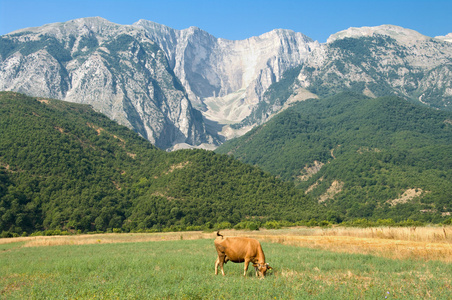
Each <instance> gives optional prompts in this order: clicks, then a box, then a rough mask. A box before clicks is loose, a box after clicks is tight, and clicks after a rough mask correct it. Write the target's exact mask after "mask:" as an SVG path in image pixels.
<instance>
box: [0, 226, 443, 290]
mask: <svg viewBox="0 0 452 300" xmlns="http://www.w3.org/2000/svg"><path fill="white" fill-rule="evenodd" d="M449 232H450V234H449ZM222 233H224V234H225V235H246V236H254V237H256V238H257V239H259V240H260V241H261V244H262V247H263V249H264V252H265V255H266V258H267V262H269V263H270V264H271V265H272V266H273V268H274V270H273V271H272V272H271V273H270V274H269V275H268V276H267V277H266V278H265V279H258V278H256V277H254V272H253V271H252V270H251V269H252V268H250V269H249V271H248V274H247V277H246V278H244V277H243V276H242V270H243V264H233V263H228V264H226V265H225V272H226V276H225V277H223V276H221V275H217V276H215V275H214V262H215V259H216V251H215V248H214V246H213V239H214V238H215V233H212V232H210V233H209V232H177V233H151V234H104V235H80V236H61V237H54V236H53V237H24V238H13V239H0V298H2V299H256V298H260V299H429V298H431V299H450V295H452V264H451V257H452V252H451V244H450V243H451V241H450V240H449V236H452V230H451V228H450V227H448V228H446V227H435V228H416V229H413V228H404V229H402V228H395V229H393V228H379V229H337V228H333V229H319V228H317V229H316V228H313V229H311V228H297V229H281V230H260V231H252V232H250V231H232V230H225V231H224V232H222ZM392 245H397V246H396V247H393V246H392ZM371 248H372V249H371ZM403 248H406V249H407V251H402V250H401V249H403ZM416 248H418V249H416ZM429 249H436V250H432V251H429ZM438 249H441V250H438ZM435 251H436V252H435ZM438 251H439V252H438ZM391 253H392V255H391ZM429 253H432V256H429Z"/></svg>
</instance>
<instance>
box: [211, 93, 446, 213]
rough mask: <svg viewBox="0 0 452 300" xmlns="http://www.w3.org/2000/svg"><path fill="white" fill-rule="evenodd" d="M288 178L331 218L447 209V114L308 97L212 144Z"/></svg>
mask: <svg viewBox="0 0 452 300" xmlns="http://www.w3.org/2000/svg"><path fill="white" fill-rule="evenodd" d="M217 152H218V153H228V154H232V155H234V156H235V157H236V158H238V159H240V160H242V161H243V162H246V163H251V164H254V165H258V166H260V167H261V168H262V169H263V170H265V171H268V172H271V173H272V174H274V175H277V176H279V177H280V178H282V179H283V180H285V181H291V182H294V183H295V184H296V185H297V186H298V187H300V188H303V189H305V190H306V191H307V192H308V194H309V195H312V196H313V197H315V198H316V199H317V200H318V201H319V202H320V203H322V204H324V205H326V207H327V208H328V210H330V211H331V212H332V211H334V213H332V214H331V215H330V217H331V218H332V219H337V220H347V219H353V218H369V219H379V218H382V219H383V218H393V219H394V220H403V219H407V218H412V219H415V220H425V221H435V222H439V221H442V220H444V219H445V218H449V217H450V214H451V213H452V113H451V112H445V111H437V110H433V109H429V108H425V107H421V106H418V105H415V104H412V103H410V102H407V101H405V100H402V99H400V98H396V97H385V98H377V99H372V98H367V97H365V96H361V95H356V94H352V93H344V94H340V95H337V96H333V97H330V98H327V99H322V100H308V101H305V102H302V103H298V104H297V105H294V106H293V107H292V108H290V109H288V110H286V111H284V112H282V113H280V114H278V115H277V116H275V117H274V118H273V119H271V120H270V121H269V122H267V123H266V124H264V125H262V126H260V127H257V128H255V129H253V130H252V131H250V132H249V133H248V134H246V135H245V136H243V137H240V138H238V139H235V140H231V141H229V142H226V143H225V144H224V145H223V146H221V147H220V148H218V149H217Z"/></svg>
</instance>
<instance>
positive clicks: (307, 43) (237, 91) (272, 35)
mask: <svg viewBox="0 0 452 300" xmlns="http://www.w3.org/2000/svg"><path fill="white" fill-rule="evenodd" d="M134 26H137V27H142V28H143V29H144V30H145V31H146V32H147V33H148V35H149V37H150V38H151V39H152V40H154V41H155V42H156V43H157V44H158V45H159V46H160V48H162V49H163V50H164V51H165V52H166V54H167V57H168V61H169V64H170V66H171V68H172V69H173V70H174V73H175V74H176V76H177V77H178V78H179V79H180V81H181V82H182V84H183V85H184V87H185V89H186V91H187V93H188V94H189V98H190V100H191V101H193V103H194V105H196V107H198V108H200V109H201V110H203V113H204V116H205V117H206V118H208V119H209V120H212V121H215V122H218V123H220V124H233V123H237V122H240V121H241V120H243V119H244V118H245V117H246V116H248V115H249V114H250V112H251V111H252V109H253V108H254V107H255V106H256V105H257V104H258V103H259V102H260V101H261V100H262V96H263V94H264V92H265V91H266V90H267V89H268V87H269V86H270V85H271V84H273V83H275V82H277V81H278V80H280V79H281V77H282V75H283V73H284V72H286V71H287V70H289V69H291V68H294V67H296V66H298V65H300V64H302V63H303V62H304V61H305V60H306V58H307V57H308V55H309V53H310V52H311V51H312V50H313V49H316V48H318V47H319V46H320V44H319V43H318V42H314V41H312V40H311V39H310V38H308V37H307V36H305V35H303V34H301V33H296V32H293V31H291V30H281V29H278V30H273V31H271V32H268V33H266V34H263V35H261V36H258V37H252V38H249V39H246V40H241V41H230V40H225V39H219V38H215V37H213V36H212V35H210V34H208V33H207V32H205V31H202V30H200V29H199V28H196V27H190V28H188V29H185V30H174V29H171V28H169V27H166V26H163V25H160V24H156V23H153V22H150V21H146V20H140V21H138V22H137V23H135V24H134Z"/></svg>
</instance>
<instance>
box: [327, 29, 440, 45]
mask: <svg viewBox="0 0 452 300" xmlns="http://www.w3.org/2000/svg"><path fill="white" fill-rule="evenodd" d="M373 35H386V36H389V37H391V38H393V39H395V40H396V41H398V42H399V43H402V44H412V43H415V42H417V41H426V40H430V39H431V38H430V37H428V36H425V35H422V34H420V33H419V32H417V31H414V30H411V29H407V28H403V27H400V26H395V25H380V26H375V27H359V28H356V27H350V28H349V29H346V30H343V31H339V32H337V33H335V34H332V35H331V36H330V37H329V38H328V40H327V43H332V42H334V41H335V40H338V39H344V38H358V37H369V36H373Z"/></svg>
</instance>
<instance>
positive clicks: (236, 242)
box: [214, 231, 272, 278]
mask: <svg viewBox="0 0 452 300" xmlns="http://www.w3.org/2000/svg"><path fill="white" fill-rule="evenodd" d="M214 244H215V249H216V250H217V252H218V258H217V260H216V261H215V275H218V266H220V268H221V273H222V274H223V276H224V269H223V264H225V263H227V262H228V261H232V262H234V263H242V262H244V263H245V271H244V273H243V276H246V271H247V270H248V264H249V263H250V262H251V263H253V266H254V269H255V271H256V276H258V277H261V278H263V277H265V273H266V272H267V270H271V269H272V268H271V267H270V266H269V265H268V264H267V263H265V255H264V251H262V247H261V244H260V243H259V241H257V240H255V239H251V238H247V237H223V235H221V234H220V232H219V231H217V238H216V239H215V241H214Z"/></svg>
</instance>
